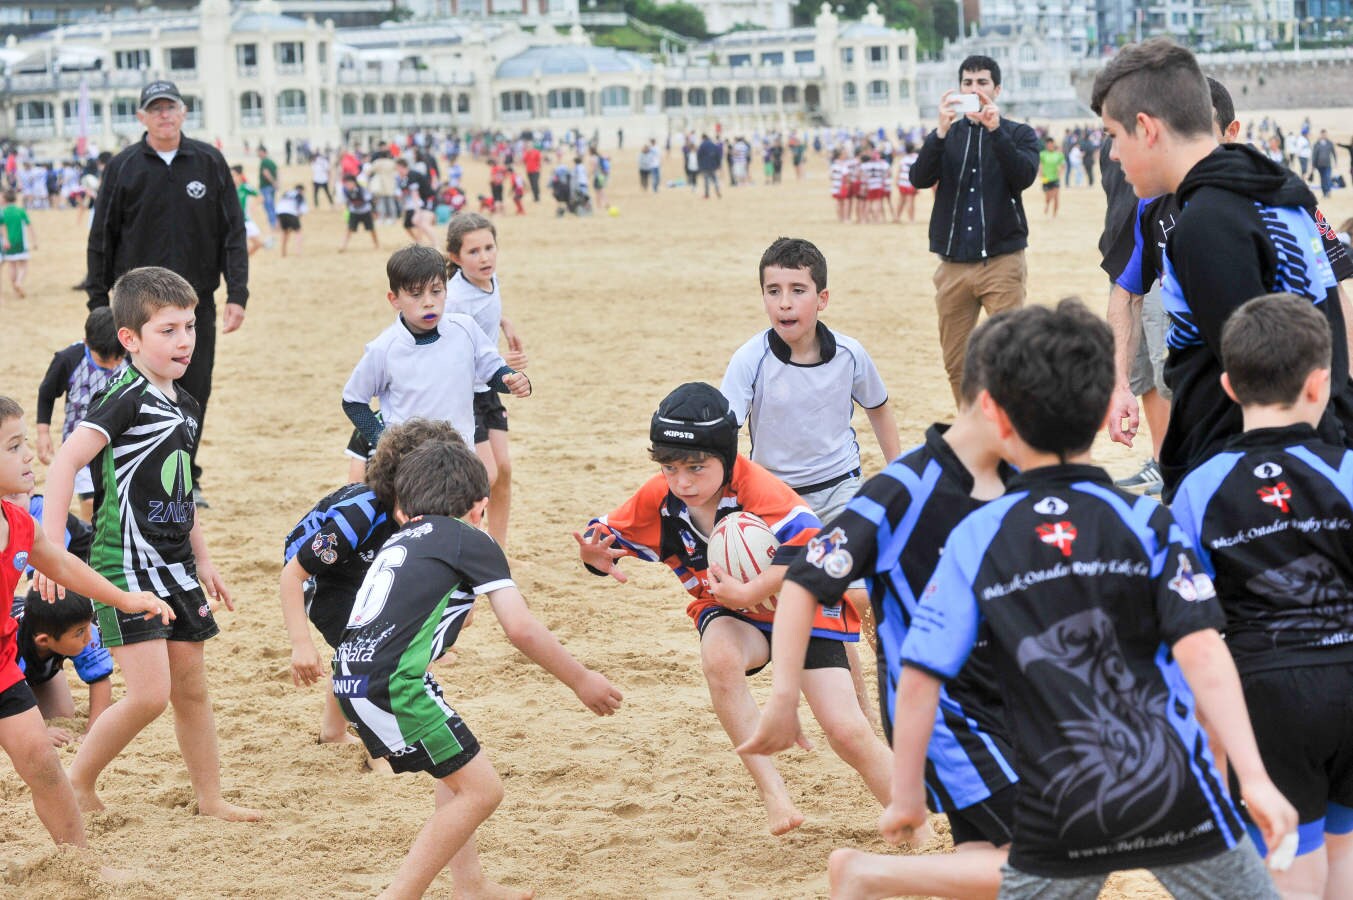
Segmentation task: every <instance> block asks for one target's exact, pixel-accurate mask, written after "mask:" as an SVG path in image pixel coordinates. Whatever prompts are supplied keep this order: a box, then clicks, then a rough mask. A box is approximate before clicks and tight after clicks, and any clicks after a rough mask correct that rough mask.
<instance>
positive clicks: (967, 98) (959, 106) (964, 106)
mask: <svg viewBox="0 0 1353 900" xmlns="http://www.w3.org/2000/svg"><path fill="white" fill-rule="evenodd" d="M949 105H950V106H952V107H953V108H954V110H955V111H956V112H957V113H958V114H959V115H963V114H965V113H975V112H977V111H978V110H980V109H981V108H982V98H981V97H979V96H977V95H976V94H959V95H958V96H956V97H953V98H951V99H950V100H949Z"/></svg>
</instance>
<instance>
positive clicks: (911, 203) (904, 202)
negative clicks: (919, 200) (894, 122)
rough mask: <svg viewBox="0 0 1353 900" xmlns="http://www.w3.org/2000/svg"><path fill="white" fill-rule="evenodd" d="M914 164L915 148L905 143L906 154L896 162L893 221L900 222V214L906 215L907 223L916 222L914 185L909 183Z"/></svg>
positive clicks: (910, 143) (908, 142) (909, 143)
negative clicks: (895, 202) (895, 199)
mask: <svg viewBox="0 0 1353 900" xmlns="http://www.w3.org/2000/svg"><path fill="white" fill-rule="evenodd" d="M915 162H916V146H915V145H914V144H912V142H911V141H907V145H906V152H905V153H903V154H902V156H901V158H899V159H898V161H897V211H896V212H895V213H893V221H894V222H900V221H902V213H903V212H905V213H906V214H907V221H908V222H915V221H916V185H914V184H912V183H911V167H912V165H913V164H914V163H915Z"/></svg>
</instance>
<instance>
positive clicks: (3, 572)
mask: <svg viewBox="0 0 1353 900" xmlns="http://www.w3.org/2000/svg"><path fill="white" fill-rule="evenodd" d="M31 490H33V451H32V450H30V449H29V447H28V442H27V440H26V439H25V434H24V422H23V410H22V409H21V408H20V407H19V404H17V403H15V402H14V401H13V400H11V399H9V398H8V397H0V495H5V494H25V493H28V492H29V491H31ZM29 564H31V565H33V566H34V567H35V568H36V569H37V570H38V571H39V572H42V573H44V574H46V575H47V576H48V577H50V578H52V579H56V580H59V581H60V582H61V583H62V584H68V585H70V586H71V588H72V590H78V591H80V592H81V593H83V594H88V595H89V596H91V597H95V598H97V599H98V600H100V601H101V602H103V603H106V604H108V605H110V606H114V607H116V608H118V609H120V610H122V611H123V612H124V613H126V614H127V615H128V617H131V616H138V617H144V618H147V619H153V618H156V617H159V619H160V622H161V623H162V624H167V623H168V622H169V621H170V620H171V619H173V618H174V613H173V611H172V610H171V609H170V607H169V604H167V603H165V602H164V601H162V600H160V599H158V598H156V597H155V596H154V595H152V594H149V593H146V592H144V591H139V592H136V593H128V592H126V591H122V590H119V589H118V588H117V587H116V586H114V585H112V584H110V583H109V582H108V581H107V579H105V578H102V577H101V576H99V575H98V573H96V572H94V571H93V570H92V569H90V568H89V567H88V566H86V565H85V564H84V563H82V562H80V560H79V559H78V558H76V557H74V556H72V555H71V554H70V553H67V552H66V550H65V549H64V547H63V546H62V545H61V544H60V543H56V542H54V541H50V540H48V539H47V536H46V535H45V534H44V533H43V532H42V531H41V530H40V529H39V528H38V527H37V523H36V522H34V521H33V517H32V516H30V515H29V514H28V511H27V510H25V509H23V508H22V507H19V506H15V505H14V504H13V503H10V502H9V501H8V500H5V501H3V502H0V748H3V749H4V751H5V753H6V754H7V755H8V756H9V758H10V761H11V762H12V763H13V764H14V771H15V772H17V773H18V774H19V777H20V778H22V779H23V780H24V783H25V784H27V785H28V787H29V790H31V791H32V792H33V808H34V810H36V811H37V814H38V818H39V819H41V820H42V824H43V825H44V826H45V827H46V828H47V832H48V833H49V834H50V835H51V836H52V840H53V841H55V842H56V843H58V844H74V845H75V846H77V847H85V846H88V845H87V843H86V841H85V826H84V822H83V821H81V819H80V807H79V805H78V804H77V803H76V800H75V793H74V792H73V791H72V790H71V786H70V782H69V781H67V780H66V772H65V770H64V769H62V768H61V760H60V759H58V758H57V755H56V749H55V748H54V747H53V746H52V743H51V741H50V740H49V738H48V736H47V728H46V727H45V726H44V725H43V722H42V713H40V712H39V711H38V701H37V698H36V697H34V696H33V691H32V690H31V689H30V688H29V687H28V683H27V682H26V681H24V674H23V672H22V671H20V669H19V665H18V661H17V655H18V643H17V641H16V634H17V631H18V625H17V623H16V622H15V621H14V620H13V619H12V618H10V614H9V612H10V604H11V603H12V602H13V599H14V589H15V588H16V587H17V586H18V583H19V579H20V578H21V577H23V572H24V569H25V568H27V566H28V565H29ZM37 602H42V601H37ZM109 874H115V873H111V872H109V871H107V870H105V875H109Z"/></svg>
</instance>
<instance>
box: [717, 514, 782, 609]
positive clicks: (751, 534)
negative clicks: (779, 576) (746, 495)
mask: <svg viewBox="0 0 1353 900" xmlns="http://www.w3.org/2000/svg"><path fill="white" fill-rule="evenodd" d="M779 546H780V542H779V541H778V540H776V539H775V532H773V531H771V530H770V526H769V525H767V524H766V523H765V522H764V521H763V520H762V519H761V517H760V516H757V515H755V514H753V513H749V512H735V513H729V514H728V515H726V516H724V517H723V518H722V519H720V520H719V521H718V523H717V524H716V525H715V526H714V531H713V532H712V533H711V534H710V536H709V545H708V547H707V549H706V557H707V559H708V562H709V564H710V566H718V567H719V568H721V569H723V570H724V571H725V572H727V573H728V574H729V575H731V576H733V577H734V578H736V579H738V580H739V581H741V582H742V583H743V584H746V583H747V582H749V581H751V580H752V579H753V578H755V577H756V576H758V575H760V574H761V573H762V572H764V571H766V569H767V568H769V567H770V564H771V561H772V560H773V559H775V551H776V550H777V549H778V548H779ZM771 599H772V600H773V599H774V598H773V597H772V598H771Z"/></svg>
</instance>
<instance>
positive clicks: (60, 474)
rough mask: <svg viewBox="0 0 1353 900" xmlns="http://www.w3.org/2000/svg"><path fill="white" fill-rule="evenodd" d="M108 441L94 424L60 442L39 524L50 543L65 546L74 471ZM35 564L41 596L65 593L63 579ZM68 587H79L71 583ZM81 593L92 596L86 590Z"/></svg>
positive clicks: (48, 481)
mask: <svg viewBox="0 0 1353 900" xmlns="http://www.w3.org/2000/svg"><path fill="white" fill-rule="evenodd" d="M107 443H108V438H107V437H105V436H104V434H103V432H101V431H99V430H97V429H95V428H77V429H75V431H74V432H73V433H72V434H71V436H70V439H69V440H67V441H66V442H65V443H64V444H62V445H61V450H60V451H59V452H58V453H57V454H56V457H55V458H54V459H53V460H52V464H51V467H50V468H48V470H47V490H46V496H45V498H44V500H43V505H42V528H41V531H42V532H43V533H44V534H45V535H46V536H47V539H48V540H49V541H51V543H52V546H55V547H61V548H64V547H65V546H66V514H67V513H68V512H69V511H70V501H71V497H72V496H73V495H74V493H75V473H76V472H78V471H79V470H80V469H82V468H84V467H85V466H87V465H89V463H90V462H91V461H92V460H93V459H94V457H95V456H97V455H98V453H99V451H100V450H102V449H103V448H104V445H106V444H107ZM35 543H36V542H35ZM34 567H35V568H37V569H38V570H39V571H38V575H37V576H35V577H34V579H33V585H34V587H36V588H37V589H38V591H39V592H40V593H41V594H42V599H44V600H46V601H47V602H49V603H50V602H51V601H52V600H53V599H55V598H56V596H57V593H58V592H59V593H60V595H61V596H63V597H64V596H65V587H64V586H65V582H63V581H61V579H59V578H56V577H55V576H51V573H47V572H43V571H42V569H41V567H40V566H38V565H37V564H36V562H35V563H34ZM49 576H50V578H49ZM70 587H73V588H75V589H76V590H77V591H79V590H80V589H79V588H78V587H77V586H76V585H73V584H72V585H70ZM80 593H82V594H85V595H86V596H93V595H92V594H89V593H88V592H87V591H80ZM110 605H116V604H110Z"/></svg>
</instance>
